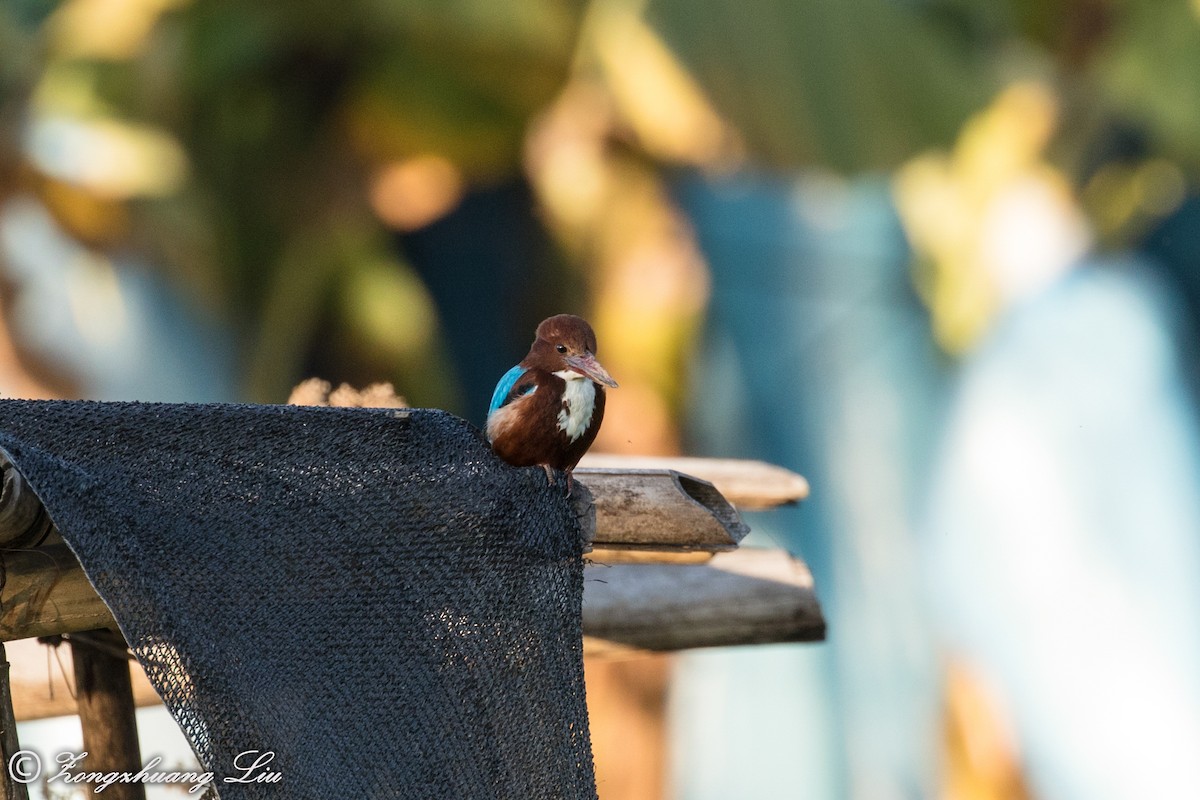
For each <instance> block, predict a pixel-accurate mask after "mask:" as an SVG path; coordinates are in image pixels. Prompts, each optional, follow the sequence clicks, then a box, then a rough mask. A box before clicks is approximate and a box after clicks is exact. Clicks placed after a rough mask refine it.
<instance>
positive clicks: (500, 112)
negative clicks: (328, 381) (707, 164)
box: [0, 0, 1200, 403]
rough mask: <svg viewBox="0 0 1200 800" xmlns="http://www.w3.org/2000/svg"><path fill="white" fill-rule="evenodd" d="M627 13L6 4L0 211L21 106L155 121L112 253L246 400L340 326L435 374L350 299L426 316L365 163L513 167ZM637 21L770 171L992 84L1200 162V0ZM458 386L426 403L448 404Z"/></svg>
mask: <svg viewBox="0 0 1200 800" xmlns="http://www.w3.org/2000/svg"><path fill="white" fill-rule="evenodd" d="M630 2H632V3H633V6H634V7H640V6H641V4H640V3H639V2H636V0H592V2H591V3H590V4H589V3H584V2H583V0H578V1H575V0H505V2H495V1H494V0H442V1H438V0H343V1H342V2H340V3H338V4H336V5H331V4H328V3H324V2H316V0H259V2H252V3H244V2H234V1H233V0H122V2H118V3H111V4H110V7H111V8H112V9H120V8H124V9H126V11H127V12H129V13H134V12H136V13H150V14H151V17H150V18H149V19H150V23H149V29H148V32H147V33H146V34H145V35H144V36H142V37H141V38H140V39H138V40H137V43H136V46H135V47H131V48H130V49H129V51H128V52H127V53H123V54H122V53H119V52H116V51H110V52H106V51H105V49H104V47H99V48H97V47H96V46H93V47H92V48H91V49H90V50H89V48H88V47H86V46H84V47H80V46H78V42H75V43H74V44H73V43H72V42H73V40H72V33H71V29H70V25H68V24H67V23H66V21H65V20H68V19H69V18H70V15H69V13H68V12H71V13H75V12H80V11H81V10H86V7H87V6H88V4H89V3H90V4H91V6H93V8H92V9H91V13H92V16H91V17H86V18H85V19H86V20H87V22H86V24H82V23H79V22H78V20H77V21H76V23H75V25H76V28H77V29H78V30H75V32H74V35H75V38H76V39H78V38H79V36H81V35H83V34H87V35H89V36H90V37H91V39H93V40H94V41H97V42H100V43H101V44H103V43H104V42H105V41H106V39H105V37H106V36H107V34H108V31H107V30H106V29H105V26H110V25H111V26H113V29H114V30H116V26H118V25H119V24H120V23H121V20H119V19H117V18H116V17H114V16H112V14H109V15H108V16H104V15H103V14H101V15H97V13H96V8H98V7H99V4H97V3H95V2H92V0H63V1H62V2H54V1H53V0H4V2H3V3H0V198H2V197H4V196H5V194H6V193H11V192H12V191H14V190H15V187H16V185H17V183H18V182H20V181H23V180H26V179H25V178H22V177H20V175H21V173H22V171H21V170H19V169H18V168H17V167H18V163H19V162H20V160H21V155H22V154H21V152H20V144H19V141H20V133H21V131H22V128H23V126H24V125H25V124H26V123H27V122H28V121H29V119H30V117H31V116H33V115H51V116H52V115H55V114H59V115H68V116H70V115H75V116H78V117H92V118H110V119H116V120H123V121H127V122H133V123H138V124H142V125H145V126H151V127H153V128H156V129H159V130H161V131H164V132H165V133H167V134H168V135H169V136H170V137H172V138H173V139H174V141H176V142H177V143H178V144H179V146H180V149H181V151H182V152H183V154H184V155H185V158H186V162H187V168H188V173H187V177H186V180H185V181H184V182H183V184H182V187H181V188H180V189H179V190H178V191H173V192H171V193H169V194H166V195H159V196H141V197H132V198H123V199H122V201H121V205H122V206H123V207H124V211H126V212H128V213H127V214H126V215H124V216H120V217H116V216H114V217H113V218H114V219H118V218H119V219H121V220H122V221H123V224H125V223H127V226H126V228H123V230H122V232H121V234H120V237H119V241H118V242H116V243H115V244H114V243H112V242H109V243H107V246H119V247H122V248H132V249H135V250H137V251H139V252H140V253H141V254H143V255H144V256H146V260H148V261H149V262H151V263H154V264H156V265H159V266H160V267H161V268H162V269H165V270H169V271H170V272H171V273H172V274H173V275H174V277H176V278H177V279H178V280H179V281H180V282H181V283H182V284H183V285H185V286H187V287H189V289H190V291H192V292H193V293H195V294H196V295H197V296H199V297H201V298H204V299H205V301H206V302H208V303H209V304H210V306H211V307H213V308H215V309H218V310H219V311H220V312H221V313H223V314H224V315H225V317H226V319H227V320H228V321H229V323H230V325H231V326H233V327H234V328H235V330H236V331H238V333H239V334H240V341H242V342H243V343H244V345H245V348H244V349H245V354H246V355H245V364H244V368H245V374H246V375H247V376H248V379H247V381H248V382H247V395H248V396H249V397H251V398H253V399H257V400H278V399H280V396H281V394H284V393H286V390H287V388H288V387H289V386H290V384H291V382H293V381H294V380H296V379H297V378H299V377H302V375H301V374H300V373H301V372H302V371H303V368H304V363H305V358H306V354H308V353H309V352H310V351H311V349H312V346H313V338H314V337H316V336H318V335H320V332H321V330H322V329H326V330H329V329H336V330H341V329H340V328H339V326H349V332H348V333H347V332H345V331H343V332H341V333H339V334H338V336H337V337H336V339H337V341H338V342H340V344H339V345H337V346H338V347H340V348H345V356H346V358H347V359H348V360H353V359H355V358H360V359H365V360H363V361H362V364H363V365H365V367H364V369H363V370H362V371H364V372H366V371H370V370H375V369H378V368H379V367H380V365H381V364H382V359H383V357H381V356H369V355H367V356H364V355H362V353H364V352H366V351H368V350H370V349H371V348H374V352H376V353H384V354H387V356H386V357H387V358H389V359H392V358H398V359H400V361H401V362H403V361H404V359H405V358H410V361H409V362H407V367H404V369H411V370H425V369H428V368H430V367H429V365H430V364H432V363H434V361H435V358H436V355H437V354H436V352H435V349H436V338H433V339H430V340H429V341H426V342H425V344H423V345H422V347H423V348H424V349H422V350H421V351H420V353H418V352H417V351H416V350H413V349H412V348H409V347H407V346H405V345H404V341H405V337H408V336H410V334H411V326H404V325H400V326H389V325H384V324H381V323H380V320H381V319H382V316H383V315H382V313H381V311H380V309H379V308H378V304H370V303H368V304H365V305H363V308H364V309H365V310H364V311H363V312H362V313H361V314H358V313H357V312H356V311H355V310H354V309H355V308H357V307H358V305H356V304H355V303H353V302H351V299H352V298H354V297H362V296H363V292H364V291H365V290H364V287H370V286H382V287H386V289H385V294H386V296H388V297H391V298H393V299H394V300H395V301H396V302H407V303H414V304H416V305H415V306H414V307H413V308H414V309H416V311H415V314H414V317H415V318H419V319H422V320H427V321H429V320H435V319H436V317H435V316H434V315H433V314H432V312H431V310H430V308H429V307H428V302H429V300H428V297H426V296H425V295H424V293H423V292H421V291H420V290H419V287H418V288H417V289H415V290H414V289H413V288H412V287H413V286H414V284H413V281H412V280H411V274H410V273H406V272H405V268H404V265H403V263H402V262H401V260H400V259H401V256H400V255H399V254H397V253H396V252H395V248H394V243H393V241H392V240H391V239H389V237H388V236H387V234H386V231H385V230H384V229H383V227H382V226H381V224H380V223H379V221H378V220H377V219H376V218H375V217H374V215H373V214H372V212H371V210H370V208H369V207H368V204H367V202H366V187H367V186H368V184H369V178H370V174H371V171H372V170H373V169H374V168H376V167H378V166H380V165H383V164H386V163H390V162H395V161H397V160H401V159H404V158H406V157H410V156H414V155H422V154H435V155H437V156H440V157H442V158H444V159H446V160H447V161H449V162H451V163H453V164H454V165H456V167H457V168H458V170H459V171H460V172H461V174H462V175H463V176H464V178H465V179H466V181H467V183H468V185H475V186H479V185H487V184H489V183H491V182H495V181H498V180H502V179H504V178H506V177H510V176H512V175H514V174H518V173H519V172H520V171H521V169H522V165H521V157H522V147H523V146H524V144H525V138H526V133H527V130H528V127H529V124H530V121H531V119H533V118H534V117H535V116H536V115H537V114H538V113H539V112H541V111H542V110H543V109H544V108H545V107H546V106H547V105H548V104H549V103H550V102H551V101H552V100H553V98H554V97H555V96H556V94H557V93H558V91H559V90H560V89H561V88H562V86H563V85H564V83H565V82H566V81H567V80H568V78H569V76H570V75H571V74H572V70H573V67H574V64H575V58H576V49H577V46H578V41H577V40H578V39H579V36H580V29H581V25H582V22H583V20H584V18H585V16H586V15H587V13H588V10H589V8H592V9H595V8H599V7H602V6H606V5H607V6H614V5H621V6H622V7H623V8H625V7H628V6H629V4H630ZM131 9H132V11H130V10H131ZM147 9H152V11H150V12H147ZM644 14H645V17H646V19H647V20H648V21H649V23H650V24H651V25H652V27H653V28H654V30H656V31H657V32H658V33H659V35H660V36H661V37H662V38H663V40H664V41H665V42H666V43H667V44H668V45H669V46H670V47H671V48H672V50H673V51H674V52H675V54H676V55H677V56H678V57H679V59H680V60H681V61H682V63H683V64H684V65H685V66H686V67H687V68H688V69H689V70H690V71H691V73H692V74H693V75H694V77H695V78H696V79H697V80H698V82H699V83H700V84H701V86H702V87H703V88H704V90H705V91H706V92H707V94H708V96H709V98H710V99H711V101H712V102H713V104H714V106H715V107H716V109H717V111H718V112H719V113H720V114H722V115H723V116H724V117H726V118H727V119H728V120H729V121H731V122H732V124H733V125H734V127H736V128H737V129H738V130H739V132H740V134H741V136H742V138H743V140H744V142H745V143H746V148H747V151H748V153H749V156H750V159H751V161H752V162H754V163H757V164H759V165H767V166H773V167H775V168H779V169H784V170H790V169H795V168H801V167H808V166H819V167H825V168H831V169H836V170H841V171H845V172H858V171H863V170H879V171H883V170H891V169H894V168H896V167H897V166H899V165H900V164H901V163H902V162H903V161H904V160H906V159H908V158H910V157H912V156H913V155H915V154H917V153H919V152H921V151H923V150H925V149H927V148H930V147H936V146H945V145H947V144H949V143H950V142H951V141H953V139H954V137H955V135H956V134H957V133H958V131H959V129H960V127H961V125H962V123H963V121H964V120H965V119H966V118H967V117H968V116H969V115H970V114H971V113H973V112H975V111H978V110H979V109H980V108H982V107H983V106H984V105H985V104H986V103H987V101H988V100H989V98H991V97H992V96H994V94H995V92H996V91H997V90H998V89H999V87H1001V86H1002V85H1003V84H1004V83H1005V82H1007V81H1008V80H1010V79H1011V78H1013V77H1014V76H1016V75H1020V74H1022V73H1030V72H1034V73H1037V74H1038V75H1039V76H1041V77H1043V78H1045V79H1049V80H1050V81H1051V82H1053V83H1056V84H1057V85H1059V86H1061V87H1062V88H1063V90H1064V92H1066V93H1067V94H1068V95H1069V97H1068V100H1067V102H1066V103H1065V110H1066V113H1067V114H1068V115H1069V116H1070V115H1074V116H1073V117H1072V118H1069V119H1067V120H1066V121H1065V124H1064V129H1065V130H1066V131H1067V135H1066V136H1065V137H1063V138H1064V141H1066V142H1068V143H1069V145H1070V147H1071V148H1073V151H1072V152H1068V153H1067V154H1066V160H1067V161H1072V160H1073V161H1074V162H1075V163H1079V162H1080V161H1081V159H1080V158H1079V153H1080V152H1082V151H1083V150H1084V149H1086V148H1087V147H1088V146H1089V143H1090V139H1092V138H1094V135H1096V131H1098V130H1100V129H1102V128H1103V126H1104V125H1105V124H1106V123H1107V122H1108V121H1111V120H1114V119H1120V120H1123V121H1128V122H1130V123H1131V124H1134V125H1137V126H1139V127H1141V128H1143V129H1144V130H1145V132H1146V135H1147V138H1148V140H1149V141H1151V142H1152V143H1153V146H1154V147H1156V148H1159V149H1160V150H1161V151H1162V153H1164V154H1167V155H1169V156H1170V157H1171V158H1173V159H1175V160H1177V161H1178V163H1180V164H1181V165H1184V166H1185V167H1188V168H1190V169H1193V170H1194V169H1196V168H1198V167H1200V145H1197V142H1200V81H1197V80H1196V76H1197V75H1200V4H1198V3H1196V2H1194V1H1193V2H1187V0H1171V1H1170V2H1165V1H1161V2H1160V0H1056V1H1055V2H1038V1H1037V0H1009V2H995V1H994V0H738V1H737V2H734V0H647V2H646V3H645V8H644ZM89 26H91V27H90V28H89ZM89 30H90V33H88V31H89ZM80 31H83V34H81V33H80ZM84 38H87V37H86V36H85V37H84ZM28 166H29V165H28V164H26V165H25V167H26V168H27V167H28ZM26 171H27V170H26ZM101 201H102V202H111V198H109V199H104V198H101ZM381 265H390V266H387V267H386V268H385V267H381ZM381 269H385V270H392V272H393V277H392V278H391V279H388V280H384V279H382V278H381V274H382V273H381V272H380V270H381ZM397 276H399V277H397ZM406 287H407V288H406ZM421 304H426V305H421ZM398 313H403V312H398ZM431 324H435V323H431ZM431 348H434V349H431ZM405 353H408V354H409V355H408V356H405V355H404V354H405ZM402 366H403V365H402ZM392 377H397V376H396V375H393V376H392ZM429 383H431V384H433V383H436V381H433V382H429ZM449 391H451V390H450V389H449V388H447V387H444V386H443V387H441V388H436V389H431V390H430V393H429V394H427V395H424V396H420V395H418V397H416V398H415V399H416V400H417V401H418V402H430V403H444V402H446V397H447V395H446V394H445V393H446V392H449Z"/></svg>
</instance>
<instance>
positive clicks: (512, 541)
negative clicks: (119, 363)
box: [0, 401, 595, 800]
mask: <svg viewBox="0 0 1200 800" xmlns="http://www.w3.org/2000/svg"><path fill="white" fill-rule="evenodd" d="M0 446H3V447H4V448H5V449H6V450H7V451H8V452H9V453H10V455H11V456H12V458H13V460H14V462H15V463H16V464H17V466H18V468H19V469H20V470H21V471H22V472H23V473H24V474H25V476H26V477H27V479H28V480H29V482H30V484H31V485H32V486H33V488H34V489H35V491H36V492H37V493H38V494H39V495H40V497H41V498H42V500H43V502H44V503H45V505H46V506H47V508H48V510H49V512H50V515H51V517H52V518H53V520H54V522H55V523H56V525H57V526H58V528H59V530H60V531H61V533H62V535H63V538H65V539H66V540H67V542H68V543H69V544H70V546H71V547H72V548H73V549H74V551H75V552H76V554H77V555H78V556H79V560H80V562H81V563H82V564H83V567H84V569H85V571H86V572H87V574H88V576H89V578H90V579H91V581H92V583H93V584H94V585H95V587H96V589H97V591H98V592H99V594H100V596H101V597H103V598H104V600H105V602H107V603H108V605H109V607H110V608H111V609H112V610H113V613H114V615H115V616H116V618H117V620H118V622H119V624H120V626H121V629H122V631H123V632H124V634H125V636H126V638H127V640H128V641H129V643H130V645H131V647H132V648H133V650H134V652H135V653H136V654H137V657H138V659H139V660H140V661H141V663H142V664H143V666H144V667H145V668H146V672H147V673H148V674H149V676H150V679H151V681H153V683H154V685H155V686H156V687H157V689H158V691H159V693H160V694H161V695H162V697H163V699H164V700H165V701H166V704H167V707H168V708H169V709H170V710H171V712H172V713H173V714H174V715H175V718H176V719H177V720H178V722H179V724H180V726H181V727H182V728H183V730H184V732H185V733H186V734H187V735H188V737H189V739H190V740H191V743H192V745H193V747H194V749H195V751H196V754H197V756H198V757H199V759H200V761H201V764H202V765H203V766H204V767H205V768H206V769H209V770H212V771H213V772H214V773H215V774H216V780H217V783H216V786H217V788H218V790H219V791H220V796H221V797H222V798H224V800H231V799H233V798H239V797H247V798H266V797H280V798H285V797H286V798H375V797H381V798H386V797H400V798H438V799H439V800H443V799H445V798H591V797H594V796H595V780H594V777H593V772H592V761H591V750H590V744H589V741H588V729H587V712H586V708H585V705H584V692H583V660H582V645H581V623H580V605H581V598H582V581H583V568H582V561H581V557H580V556H581V542H580V533H579V527H578V523H577V521H576V520H575V518H574V517H573V514H572V511H571V509H570V505H569V503H567V502H566V501H565V499H564V496H563V484H562V482H561V481H560V482H559V483H558V484H556V485H554V486H548V485H547V482H546V477H545V473H544V472H543V471H542V470H541V469H537V468H533V469H524V470H518V469H514V468H512V467H509V466H507V465H505V464H503V463H501V462H500V461H499V460H498V459H496V458H495V457H494V456H493V454H492V453H491V451H490V450H489V449H488V447H487V444H486V443H485V442H484V441H483V440H482V438H481V437H480V435H479V433H478V432H477V431H476V430H475V429H474V428H472V427H471V426H469V425H467V424H466V423H465V422H463V421H462V420H460V419H458V418H456V417H454V416H451V415H449V414H446V413H443V412H439V411H428V410H411V411H408V410H405V411H396V410H366V409H339V408H299V407H291V406H221V405H162V404H133V403H129V404H127V403H86V402H33V401H0ZM144 744H145V743H144ZM150 749H153V743H150ZM246 751H263V752H265V751H271V752H274V753H275V754H276V755H275V757H274V760H273V761H272V762H271V763H270V764H269V765H267V766H266V769H269V770H270V771H272V772H275V773H278V774H279V776H280V778H279V783H273V784H266V783H264V784H256V785H246V784H227V783H221V781H222V779H223V778H224V777H237V776H240V775H242V774H243V773H242V770H241V769H240V768H239V766H245V765H247V764H249V763H251V762H252V761H253V760H254V756H252V755H251V756H243V757H242V761H241V764H240V765H238V764H235V759H237V757H238V756H239V754H242V753H244V752H246ZM254 774H255V775H264V774H266V773H265V771H264V770H262V769H260V770H256V771H255V773H254Z"/></svg>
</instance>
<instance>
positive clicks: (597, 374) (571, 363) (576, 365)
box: [563, 353, 617, 389]
mask: <svg viewBox="0 0 1200 800" xmlns="http://www.w3.org/2000/svg"><path fill="white" fill-rule="evenodd" d="M563 360H564V361H566V362H567V366H568V367H570V368H571V369H573V370H575V371H576V372H578V373H579V374H580V375H586V376H587V377H589V378H591V379H592V380H594V381H595V382H596V383H602V384H604V385H605V386H607V387H609V388H611V389H615V388H617V382H616V381H614V380H613V379H612V376H611V375H609V374H608V370H606V369H605V368H604V367H602V366H600V362H599V361H597V360H596V357H595V356H593V355H592V354H591V353H584V354H583V355H579V356H567V357H566V358H564V359H563Z"/></svg>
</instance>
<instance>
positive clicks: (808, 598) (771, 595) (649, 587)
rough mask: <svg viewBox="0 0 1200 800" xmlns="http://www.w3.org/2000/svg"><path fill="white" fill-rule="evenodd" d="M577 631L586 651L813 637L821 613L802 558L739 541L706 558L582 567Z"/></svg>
mask: <svg viewBox="0 0 1200 800" xmlns="http://www.w3.org/2000/svg"><path fill="white" fill-rule="evenodd" d="M583 633H584V653H585V654H590V655H595V654H603V655H623V654H629V653H636V652H639V651H647V650H649V651H669V650H683V649H689V648H695V647H719V646H723V645H745V644H767V643H774V642H811V641H819V640H821V639H824V638H825V620H824V618H823V616H822V614H821V607H820V604H819V603H818V602H817V597H816V594H815V593H814V590H813V580H812V575H811V574H810V573H809V571H808V568H807V567H806V566H805V565H804V563H803V562H802V561H800V560H799V559H797V558H793V557H792V556H790V555H788V554H787V553H786V552H784V551H783V550H764V549H756V548H746V549H742V550H737V551H735V552H732V553H718V554H717V555H715V556H713V558H712V559H711V560H710V561H708V562H707V563H705V564H619V565H616V566H612V567H605V566H601V565H590V566H588V567H587V568H586V569H585V571H584V590H583Z"/></svg>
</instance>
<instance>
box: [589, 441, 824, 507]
mask: <svg viewBox="0 0 1200 800" xmlns="http://www.w3.org/2000/svg"><path fill="white" fill-rule="evenodd" d="M593 469H608V470H612V469H616V470H622V471H629V470H639V469H653V470H658V469H669V470H674V471H676V472H682V473H684V474H686V475H694V476H696V477H697V478H700V479H702V480H706V481H709V482H710V483H712V484H713V486H715V487H717V491H719V492H720V493H721V494H722V495H724V496H725V499H726V500H728V501H729V502H730V503H733V505H735V506H737V507H738V508H741V509H746V510H752V511H757V510H762V509H766V508H774V507H776V506H780V505H790V504H794V503H797V502H799V501H801V500H804V499H806V498H807V497H808V491H809V488H808V481H806V480H805V479H804V478H803V477H802V476H800V475H797V474H796V473H794V472H792V471H791V470H789V469H784V468H783V467H778V466H775V465H774V464H768V463H766V462H765V461H748V460H744V459H737V458H690V457H685V456H618V455H605V454H599V453H588V454H587V455H586V456H584V457H583V460H582V461H580V462H579V467H578V468H577V469H576V470H575V475H576V476H577V477H581V478H585V479H586V475H587V474H588V473H589V472H590V471H592V470H593Z"/></svg>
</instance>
